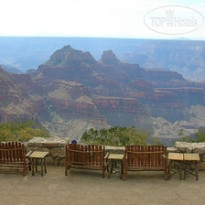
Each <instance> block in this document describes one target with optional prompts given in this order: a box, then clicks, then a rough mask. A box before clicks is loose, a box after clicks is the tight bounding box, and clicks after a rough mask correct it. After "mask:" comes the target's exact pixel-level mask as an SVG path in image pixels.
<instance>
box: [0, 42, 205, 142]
mask: <svg viewBox="0 0 205 205" xmlns="http://www.w3.org/2000/svg"><path fill="white" fill-rule="evenodd" d="M0 72H1V73H0V74H1V75H0V76H1V78H0V85H1V89H0V99H1V104H0V118H1V121H5V120H6V119H8V118H11V119H12V118H13V117H14V116H18V117H24V118H25V117H27V118H29V117H34V116H35V117H36V118H37V119H38V120H39V121H40V122H41V123H42V125H43V126H44V127H45V128H47V129H48V130H49V131H50V132H51V134H53V135H58V136H61V137H68V138H70V139H73V138H80V137H81V135H82V133H83V132H84V131H86V130H87V129H89V128H91V127H94V128H99V129H100V128H108V127H110V126H116V125H119V126H132V125H134V126H135V127H136V128H142V129H146V130H149V131H150V133H151V135H153V136H156V137H159V138H167V139H168V138H176V137H179V136H178V131H179V130H180V129H184V131H185V134H192V133H193V130H194V129H197V128H199V127H200V126H203V122H201V121H200V120H199V119H201V117H200V116H201V115H200V116H199V113H200V112H199V110H200V111H202V112H204V105H205V90H204V88H205V86H204V82H201V83H196V82H192V81H188V80H186V79H184V78H183V76H182V75H181V74H179V73H177V72H174V71H157V70H147V69H144V68H141V67H140V65H138V64H129V63H125V62H122V61H120V60H119V59H118V58H117V57H116V55H115V54H114V53H113V52H112V51H111V50H108V51H104V52H103V54H102V56H101V59H100V60H98V61H97V60H95V59H94V57H93V56H92V55H91V54H90V53H89V52H84V51H81V50H75V49H73V48H72V47H71V46H65V47H63V48H62V49H59V50H56V51H55V52H54V53H53V54H52V55H51V57H50V59H49V60H48V61H47V62H45V63H44V64H41V65H39V67H38V69H36V70H32V71H30V72H29V73H28V74H9V73H7V72H5V71H4V70H3V69H0ZM193 110H195V111H194V112H193ZM193 119H195V120H197V119H198V122H200V123H199V124H198V125H197V124H196V123H193V121H194V120H193ZM174 123H175V127H176V128H175V130H174V131H175V133H174V132H173V124H174ZM165 126H166V130H167V132H166V133H165V131H164V129H163V127H165ZM162 130H163V132H162Z"/></svg>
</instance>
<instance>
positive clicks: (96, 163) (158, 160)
mask: <svg viewBox="0 0 205 205" xmlns="http://www.w3.org/2000/svg"><path fill="white" fill-rule="evenodd" d="M65 151H66V161H65V176H67V174H68V169H70V168H84V169H93V170H101V171H102V177H105V172H106V170H107V171H108V173H109V175H108V176H110V174H111V173H112V171H113V167H114V164H115V163H116V162H118V163H119V164H120V169H119V172H120V173H121V175H122V179H124V180H125V179H126V177H127V173H128V171H163V172H164V179H165V180H167V179H168V175H170V172H171V171H172V165H173V163H174V162H180V163H179V166H178V168H179V169H178V172H179V173H180V179H181V178H182V165H184V179H185V177H186V174H187V173H191V174H193V175H194V176H196V180H198V171H197V164H198V162H199V161H200V158H199V154H193V153H192V154H188V153H169V154H168V157H167V148H166V147H165V146H147V147H145V146H138V145H132V146H126V147H125V152H124V155H122V154H109V153H107V154H105V147H104V146H100V145H80V144H67V145H66V149H65ZM47 155H48V152H39V151H34V152H33V153H29V155H28V154H27V155H26V154H25V148H24V144H23V143H21V142H0V172H20V173H22V174H23V176H25V175H26V170H27V168H29V169H31V167H32V175H34V168H35V171H38V170H37V161H38V160H40V165H41V170H40V172H41V175H42V176H43V171H45V173H46V172H47V170H46V162H45V157H46V156H47Z"/></svg>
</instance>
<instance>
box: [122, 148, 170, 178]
mask: <svg viewBox="0 0 205 205" xmlns="http://www.w3.org/2000/svg"><path fill="white" fill-rule="evenodd" d="M166 155H167V147H165V146H148V147H145V146H138V145H132V146H126V147H125V157H124V169H125V170H124V172H125V178H126V173H127V171H128V170H130V171H132V170H133V171H134V170H164V171H165V179H166V178H167V161H166V158H165V156H166Z"/></svg>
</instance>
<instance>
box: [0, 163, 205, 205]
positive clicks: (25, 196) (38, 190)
mask: <svg viewBox="0 0 205 205" xmlns="http://www.w3.org/2000/svg"><path fill="white" fill-rule="evenodd" d="M47 169H48V173H47V174H44V176H43V177H41V175H40V173H36V174H35V176H31V172H28V173H27V176H25V177H23V176H22V175H20V174H3V173H1V174H0V183H1V185H0V205H33V204H35V205H41V204H42V205H47V204H49V205H61V204H67V205H84V204H89V205H93V204H95V205H98V204H99V205H101V204H103V205H106V204H110V205H120V204H123V205H134V204H135V205H136V204H137V205H138V204H139V205H141V204H142V205H161V204H167V205H172V204H173V205H178V204H180V205H181V204H184V205H189V204H194V205H203V204H205V194H204V193H205V172H204V171H201V172H199V180H198V181H196V180H195V177H194V176H192V175H188V176H187V178H186V180H181V181H180V180H179V175H177V174H175V175H173V176H172V177H171V178H170V179H169V180H168V181H164V178H163V172H159V171H157V172H128V176H127V179H126V180H125V181H123V180H121V179H120V177H119V175H118V174H117V173H116V174H112V176H111V177H110V178H107V177H105V178H102V177H101V171H92V170H79V169H71V171H70V173H69V174H68V176H67V177H65V176H64V167H53V166H48V168H47Z"/></svg>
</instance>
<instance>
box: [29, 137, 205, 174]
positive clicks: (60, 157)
mask: <svg viewBox="0 0 205 205" xmlns="http://www.w3.org/2000/svg"><path fill="white" fill-rule="evenodd" d="M67 143H68V140H67V139H64V138H59V137H52V138H49V139H45V138H40V137H35V138H33V139H32V140H30V141H29V142H28V143H27V144H26V147H27V152H28V151H45V152H48V153H49V154H48V156H47V157H46V163H47V164H48V165H54V166H64V164H65V146H66V144H67ZM105 150H106V152H109V153H120V154H123V153H124V150H125V148H124V147H113V146H105ZM167 150H168V152H183V153H184V152H185V153H199V154H200V158H201V163H199V169H200V170H205V143H187V142H176V143H175V147H168V149H167Z"/></svg>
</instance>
